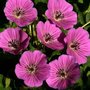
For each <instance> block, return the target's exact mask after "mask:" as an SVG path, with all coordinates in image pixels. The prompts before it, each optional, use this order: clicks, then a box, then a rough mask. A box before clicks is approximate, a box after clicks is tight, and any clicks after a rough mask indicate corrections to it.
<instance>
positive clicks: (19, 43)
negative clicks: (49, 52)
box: [0, 28, 30, 55]
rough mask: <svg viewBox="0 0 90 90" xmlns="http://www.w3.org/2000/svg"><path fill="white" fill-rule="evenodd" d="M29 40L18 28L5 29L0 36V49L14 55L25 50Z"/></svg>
mask: <svg viewBox="0 0 90 90" xmlns="http://www.w3.org/2000/svg"><path fill="white" fill-rule="evenodd" d="M29 40H30V37H28V35H27V34H26V33H25V32H24V31H22V30H20V28H7V29H6V30H4V31H3V32H2V33H1V34H0V48H2V49H3V50H4V51H6V52H9V53H12V54H14V55H16V54H18V53H19V52H20V51H22V50H23V49H25V48H27V46H28V45H29Z"/></svg>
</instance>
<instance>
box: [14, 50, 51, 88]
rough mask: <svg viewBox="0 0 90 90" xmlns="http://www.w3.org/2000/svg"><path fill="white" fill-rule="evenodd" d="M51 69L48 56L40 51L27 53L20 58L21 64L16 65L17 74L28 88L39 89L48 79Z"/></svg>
mask: <svg viewBox="0 0 90 90" xmlns="http://www.w3.org/2000/svg"><path fill="white" fill-rule="evenodd" d="M49 69H50V67H49V65H48V64H47V59H46V55H44V54H43V53H41V52H40V51H38V50H35V51H34V52H30V51H26V52H24V53H23V55H22V56H21V58H20V64H17V65H16V68H15V73H16V76H17V77H18V78H19V79H23V80H24V83H25V84H26V85H27V86H29V87H39V86H41V85H42V84H43V81H44V80H46V79H47V78H48V76H49Z"/></svg>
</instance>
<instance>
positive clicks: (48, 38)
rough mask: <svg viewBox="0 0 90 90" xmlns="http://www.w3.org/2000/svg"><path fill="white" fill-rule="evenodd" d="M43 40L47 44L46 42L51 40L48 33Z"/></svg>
mask: <svg viewBox="0 0 90 90" xmlns="http://www.w3.org/2000/svg"><path fill="white" fill-rule="evenodd" d="M44 39H45V41H46V42H48V41H51V40H52V39H53V38H52V36H51V35H50V34H49V33H47V34H45V35H44Z"/></svg>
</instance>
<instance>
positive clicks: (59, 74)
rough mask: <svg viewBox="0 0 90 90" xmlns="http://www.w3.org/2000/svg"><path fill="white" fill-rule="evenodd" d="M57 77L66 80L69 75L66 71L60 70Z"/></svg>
mask: <svg viewBox="0 0 90 90" xmlns="http://www.w3.org/2000/svg"><path fill="white" fill-rule="evenodd" d="M57 76H58V77H60V78H61V79H66V78H67V73H66V71H65V70H63V69H60V70H59V72H58V73H57Z"/></svg>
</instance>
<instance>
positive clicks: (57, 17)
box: [54, 11, 64, 21]
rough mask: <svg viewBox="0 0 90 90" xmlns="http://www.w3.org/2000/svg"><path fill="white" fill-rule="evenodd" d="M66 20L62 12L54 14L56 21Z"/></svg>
mask: <svg viewBox="0 0 90 90" xmlns="http://www.w3.org/2000/svg"><path fill="white" fill-rule="evenodd" d="M63 18H64V15H63V14H62V13H61V12H60V11H56V12H55V13H54V19H55V20H56V21H60V20H61V19H63Z"/></svg>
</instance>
